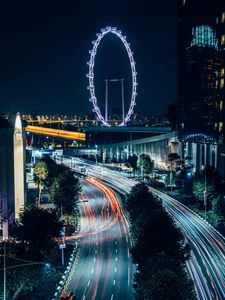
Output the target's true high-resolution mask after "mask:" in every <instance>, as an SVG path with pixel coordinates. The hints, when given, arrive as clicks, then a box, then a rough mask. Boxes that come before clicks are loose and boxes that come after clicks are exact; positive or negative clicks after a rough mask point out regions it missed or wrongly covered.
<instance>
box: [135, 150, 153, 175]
mask: <svg viewBox="0 0 225 300" xmlns="http://www.w3.org/2000/svg"><path fill="white" fill-rule="evenodd" d="M153 166H154V161H153V160H152V159H151V157H150V156H149V155H148V154H141V155H140V156H139V158H138V160H137V168H138V170H139V171H140V172H142V170H143V173H144V174H147V175H148V174H150V173H151V172H152V169H153Z"/></svg>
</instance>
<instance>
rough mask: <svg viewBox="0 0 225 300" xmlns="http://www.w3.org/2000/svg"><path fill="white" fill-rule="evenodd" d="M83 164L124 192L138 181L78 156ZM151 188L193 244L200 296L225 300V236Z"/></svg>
mask: <svg viewBox="0 0 225 300" xmlns="http://www.w3.org/2000/svg"><path fill="white" fill-rule="evenodd" d="M65 162H66V160H65ZM79 163H80V164H83V165H84V166H85V167H86V168H87V172H88V175H89V176H94V177H95V178H96V177H97V178H100V179H102V180H104V181H105V182H108V183H109V184H110V185H112V186H113V187H114V188H116V189H117V190H120V191H121V192H124V193H128V192H129V191H130V190H131V188H132V186H134V185H135V184H136V183H137V182H136V181H134V180H132V179H128V178H126V177H125V176H124V175H122V174H121V173H118V172H115V171H111V170H108V169H106V168H104V167H102V166H96V165H94V164H88V163H85V162H84V161H82V160H79V159H78V160H77V164H79ZM150 190H151V191H152V192H153V193H154V194H155V195H158V196H159V197H160V198H161V199H162V200H163V205H164V207H165V208H166V210H167V211H168V213H169V214H170V215H171V216H173V218H174V220H175V221H176V223H177V225H178V226H179V227H180V228H181V230H182V232H183V233H184V236H185V237H186V239H187V241H188V242H189V243H190V246H191V250H192V251H191V259H190V260H189V261H188V262H187V270H188V272H189V274H190V276H191V277H192V279H193V280H194V283H195V289H196V293H197V296H198V299H204V300H212V299H221V300H222V299H225V239H224V238H223V237H222V236H221V235H220V234H219V233H218V232H217V231H216V230H214V229H213V228H212V227H211V226H210V225H209V224H208V223H207V222H205V220H203V219H201V218H200V217H199V216H197V215H196V214H195V213H193V212H192V211H191V210H189V209H188V208H187V207H186V206H184V205H182V204H181V203H179V202H178V201H176V200H175V199H173V198H172V197H170V196H168V195H166V194H164V193H162V192H159V191H157V190H155V189H153V188H150Z"/></svg>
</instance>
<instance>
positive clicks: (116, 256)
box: [64, 179, 134, 300]
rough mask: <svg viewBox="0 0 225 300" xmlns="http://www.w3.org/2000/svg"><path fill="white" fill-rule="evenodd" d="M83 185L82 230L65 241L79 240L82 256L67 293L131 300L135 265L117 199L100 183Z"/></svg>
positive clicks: (84, 298)
mask: <svg viewBox="0 0 225 300" xmlns="http://www.w3.org/2000/svg"><path fill="white" fill-rule="evenodd" d="M81 183H82V186H83V193H82V197H81V202H80V211H81V223H80V224H81V226H80V231H79V233H78V234H77V235H75V236H71V237H68V238H67V241H66V242H67V243H74V240H77V241H78V245H79V246H78V247H79V253H80V257H79V260H78V264H77V266H76V268H75V270H73V274H70V280H69V281H68V282H67V284H66V286H65V290H64V292H65V293H66V294H67V293H69V292H73V294H74V295H75V299H76V300H87V299H91V300H94V299H98V300H101V299H102V300H115V299H124V300H125V299H127V300H128V299H129V300H131V299H133V287H132V280H133V273H134V266H133V264H132V260H131V257H130V253H129V246H130V239H129V231H128V227H127V226H128V225H127V223H126V221H125V220H124V217H123V214H122V212H121V209H120V206H119V204H118V201H117V196H116V194H115V192H114V191H113V190H111V189H109V188H107V187H106V186H105V185H103V184H101V183H100V182H99V181H98V180H92V179H90V180H89V181H86V180H82V181H81Z"/></svg>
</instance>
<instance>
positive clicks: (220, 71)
mask: <svg viewBox="0 0 225 300" xmlns="http://www.w3.org/2000/svg"><path fill="white" fill-rule="evenodd" d="M219 76H220V77H224V68H222V69H220V70H219Z"/></svg>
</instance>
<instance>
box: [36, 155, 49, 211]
mask: <svg viewBox="0 0 225 300" xmlns="http://www.w3.org/2000/svg"><path fill="white" fill-rule="evenodd" d="M47 176H48V169H47V165H46V163H45V162H43V161H40V162H37V163H36V164H35V165H34V183H36V184H37V186H38V201H37V206H40V202H41V191H42V189H43V186H44V183H45V180H46V178H47Z"/></svg>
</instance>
